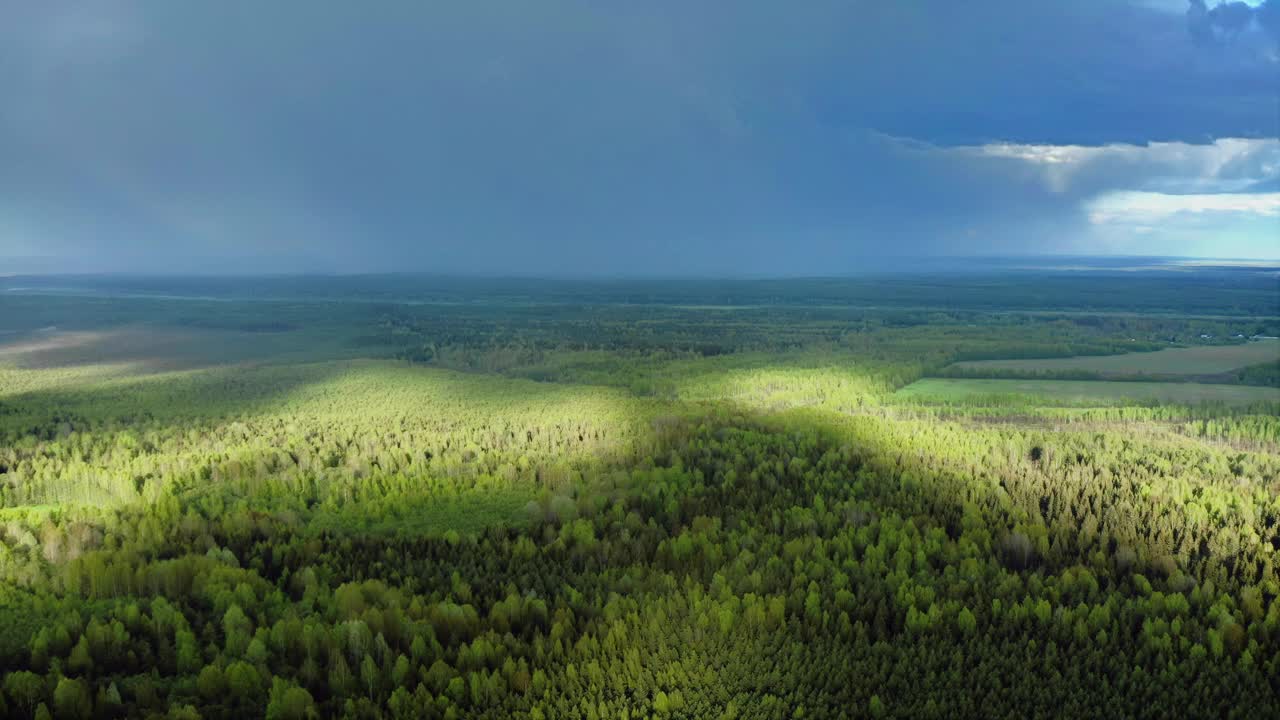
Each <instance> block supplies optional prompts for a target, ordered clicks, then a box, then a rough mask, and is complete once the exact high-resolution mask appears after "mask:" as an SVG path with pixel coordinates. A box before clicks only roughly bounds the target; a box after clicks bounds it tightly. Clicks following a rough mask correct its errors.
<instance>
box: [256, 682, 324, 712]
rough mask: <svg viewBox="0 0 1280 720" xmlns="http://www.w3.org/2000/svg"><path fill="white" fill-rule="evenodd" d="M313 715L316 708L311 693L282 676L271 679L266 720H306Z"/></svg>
mask: <svg viewBox="0 0 1280 720" xmlns="http://www.w3.org/2000/svg"><path fill="white" fill-rule="evenodd" d="M314 717H316V708H315V700H314V699H313V698H312V697H311V693H309V692H307V691H306V689H304V688H300V687H298V686H297V685H291V684H289V682H288V681H286V680H284V679H282V678H278V677H277V678H273V679H272V681H271V698H270V700H269V701H268V702H267V720H306V719H307V718H314Z"/></svg>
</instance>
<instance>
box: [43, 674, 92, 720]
mask: <svg viewBox="0 0 1280 720" xmlns="http://www.w3.org/2000/svg"><path fill="white" fill-rule="evenodd" d="M53 711H54V715H55V716H56V717H57V718H58V720H86V719H87V718H88V717H89V716H90V715H92V714H93V696H92V695H90V693H89V686H88V685H87V684H85V682H84V681H83V680H79V679H76V680H72V679H71V678H65V677H64V678H62V679H61V680H59V681H58V685H57V687H55V688H54V690H53Z"/></svg>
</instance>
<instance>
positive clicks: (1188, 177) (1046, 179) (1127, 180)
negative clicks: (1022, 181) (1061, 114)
mask: <svg viewBox="0 0 1280 720" xmlns="http://www.w3.org/2000/svg"><path fill="white" fill-rule="evenodd" d="M953 151H954V152H958V153H961V154H964V155H969V156H978V157H985V158H999V159H1008V160H1013V161H1017V162H1020V163H1023V164H1025V165H1026V166H1028V167H1030V168H1032V169H1033V170H1034V171H1035V172H1037V173H1038V174H1039V176H1040V178H1041V180H1042V182H1043V183H1044V185H1045V187H1046V188H1048V189H1049V190H1050V191H1052V192H1054V193H1067V192H1071V191H1073V190H1078V189H1082V190H1086V191H1087V190H1088V189H1090V188H1096V187H1098V186H1099V185H1103V186H1105V185H1107V184H1110V185H1111V186H1112V187H1120V188H1127V189H1133V190H1146V191H1151V192H1165V193H1180V192H1181V193H1208V192H1239V191H1241V190H1244V189H1246V188H1248V187H1249V186H1250V185H1253V184H1255V183H1258V182H1262V181H1264V180H1269V179H1273V178H1275V177H1278V176H1280V140H1275V139H1244V138H1222V139H1219V140H1217V141H1215V142H1213V143H1211V144H1202V145H1193V144H1189V143H1183V142H1169V143H1150V144H1147V145H1126V144H1112V145H1098V146H1082V145H1029V144H1016V143H992V144H988V145H982V146H971V147H961V148H955V149H954V150H953Z"/></svg>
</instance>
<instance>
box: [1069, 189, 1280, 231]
mask: <svg viewBox="0 0 1280 720" xmlns="http://www.w3.org/2000/svg"><path fill="white" fill-rule="evenodd" d="M1086 209H1087V211H1088V214H1089V222H1091V223H1093V224H1094V225H1104V224H1113V223H1132V224H1135V225H1138V226H1140V227H1150V226H1151V225H1153V224H1158V223H1161V222H1164V221H1167V220H1169V219H1170V218H1172V217H1173V216H1175V215H1180V214H1184V213H1191V214H1196V215H1200V214H1205V213H1232V214H1236V215H1253V216H1261V217H1280V193H1252V194H1243V193H1216V194H1209V195H1167V194H1164V193H1153V192H1115V193H1108V194H1106V195H1102V196H1100V197H1098V198H1096V199H1094V200H1092V201H1090V202H1089V203H1087V205H1086Z"/></svg>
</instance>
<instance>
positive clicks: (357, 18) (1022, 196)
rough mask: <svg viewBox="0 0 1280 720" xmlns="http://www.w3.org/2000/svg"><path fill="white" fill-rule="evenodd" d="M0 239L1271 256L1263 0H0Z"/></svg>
mask: <svg viewBox="0 0 1280 720" xmlns="http://www.w3.org/2000/svg"><path fill="white" fill-rule="evenodd" d="M0 93H2V95H0V274H4V273H6V271H8V272H103V271H105V272H147V273H150V272H178V273H209V272H212V273H231V272H237V273H238V272H273V273H275V272H378V271H427V272H458V273H471V274H535V275H562V274H576V275H581V274H588V275H593V274H602V275H631V274H716V275H735V274H752V275H760V274H766V275H768V274H778V275H797V274H799V275H806V274H807V275H814V274H821V275H834V274H844V273H855V272H858V271H859V270H862V269H867V268H876V267H879V266H883V265H886V264H897V265H901V266H905V267H909V266H910V265H911V263H912V262H913V261H914V260H915V259H919V258H932V259H935V260H936V259H937V258H939V257H962V256H988V255H992V256H994V255H999V256H1007V255H1039V254H1059V255H1095V254H1097V255H1161V256H1195V257H1230V258H1268V259H1280V140H1278V139H1277V137H1278V135H1280V0H1268V1H1267V2H1262V1H1261V0H1259V1H1257V2H1249V3H1243V2H1234V3H1229V4H1223V5H1218V4H1216V2H1214V1H1211V0H1192V1H1191V2H1187V1H1186V0H1072V1H1071V2H1049V1H1048V0H1043V1H1042V0H973V1H971V2H955V1H954V0H945V1H943V0H920V1H919V2H894V1H893V0H876V1H863V0H845V1H843V2H838V1H836V0H806V1H805V2H801V3H779V2H765V1H761V0H735V1H733V2H715V1H713V2H697V3H690V2H683V1H681V2H677V1H674V0H670V1H669V0H646V2H612V1H608V0H605V1H601V0H580V1H561V0H541V1H539V2H528V1H527V0H497V1H490V0H468V1H467V2H457V3H449V2H421V1H420V0H413V1H407V0H406V1H400V0H372V1H371V2H364V3H341V2H332V3H330V2H312V1H311V0H272V2H268V3H263V2H259V1H257V0H223V1H222V2H217V3H196V2H173V1H172V0H137V1H133V2H130V1H126V0H115V1H111V0H102V1H97V2H95V1H93V0H85V1H82V2H74V3H72V2H29V1H28V0H0Z"/></svg>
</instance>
